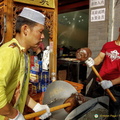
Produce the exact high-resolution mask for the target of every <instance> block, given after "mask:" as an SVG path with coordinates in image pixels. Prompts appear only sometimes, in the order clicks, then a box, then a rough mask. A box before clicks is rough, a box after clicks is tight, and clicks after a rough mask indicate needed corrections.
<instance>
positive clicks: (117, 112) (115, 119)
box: [108, 85, 120, 120]
mask: <svg viewBox="0 0 120 120" xmlns="http://www.w3.org/2000/svg"><path fill="white" fill-rule="evenodd" d="M110 91H111V92H112V93H113V95H114V96H115V98H116V100H117V101H116V102H114V101H113V100H112V99H110V100H109V117H108V120H120V86H118V85H117V86H113V87H111V88H110Z"/></svg>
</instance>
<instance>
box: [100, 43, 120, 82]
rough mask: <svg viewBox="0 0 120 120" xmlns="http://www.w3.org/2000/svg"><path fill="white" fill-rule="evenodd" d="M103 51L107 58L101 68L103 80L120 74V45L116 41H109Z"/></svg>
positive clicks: (111, 78)
mask: <svg viewBox="0 0 120 120" xmlns="http://www.w3.org/2000/svg"><path fill="white" fill-rule="evenodd" d="M101 52H103V53H105V59H104V62H103V65H102V67H101V69H100V72H99V73H100V76H101V77H102V79H103V80H113V79H115V78H117V77H119V76H120V46H118V45H116V44H115V41H112V42H107V43H106V44H105V45H104V46H103V48H102V50H101Z"/></svg>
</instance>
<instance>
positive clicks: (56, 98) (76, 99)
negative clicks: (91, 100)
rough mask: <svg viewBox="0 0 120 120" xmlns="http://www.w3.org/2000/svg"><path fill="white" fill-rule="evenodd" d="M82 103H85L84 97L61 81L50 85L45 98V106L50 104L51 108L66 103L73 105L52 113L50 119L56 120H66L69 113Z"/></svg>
mask: <svg viewBox="0 0 120 120" xmlns="http://www.w3.org/2000/svg"><path fill="white" fill-rule="evenodd" d="M82 102H85V99H84V98H83V96H82V95H81V94H78V93H77V90H76V89H75V88H74V87H73V86H72V85H71V84H69V83H67V82H64V81H61V80H58V81H55V82H53V83H51V84H49V85H48V88H47V91H46V92H45V94H44V98H43V104H48V106H49V107H50V108H52V107H54V106H58V105H61V104H64V103H71V106H69V107H66V108H64V109H60V110H57V111H54V112H52V116H51V117H50V118H51V119H52V118H53V119H56V120H64V119H65V117H66V116H67V115H68V114H69V112H71V111H72V110H73V109H75V108H76V107H77V106H79V105H80V103H82Z"/></svg>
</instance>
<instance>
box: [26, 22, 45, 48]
mask: <svg viewBox="0 0 120 120" xmlns="http://www.w3.org/2000/svg"><path fill="white" fill-rule="evenodd" d="M43 31H44V26H43V25H41V24H36V26H34V27H33V28H30V29H29V30H28V34H27V43H28V45H29V47H32V48H34V47H35V48H36V47H38V45H39V44H40V42H41V41H42V39H44V33H43Z"/></svg>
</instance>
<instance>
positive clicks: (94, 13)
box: [91, 8, 106, 22]
mask: <svg viewBox="0 0 120 120" xmlns="http://www.w3.org/2000/svg"><path fill="white" fill-rule="evenodd" d="M105 11H106V9H105V8H100V9H94V10H91V22H95V21H105Z"/></svg>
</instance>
